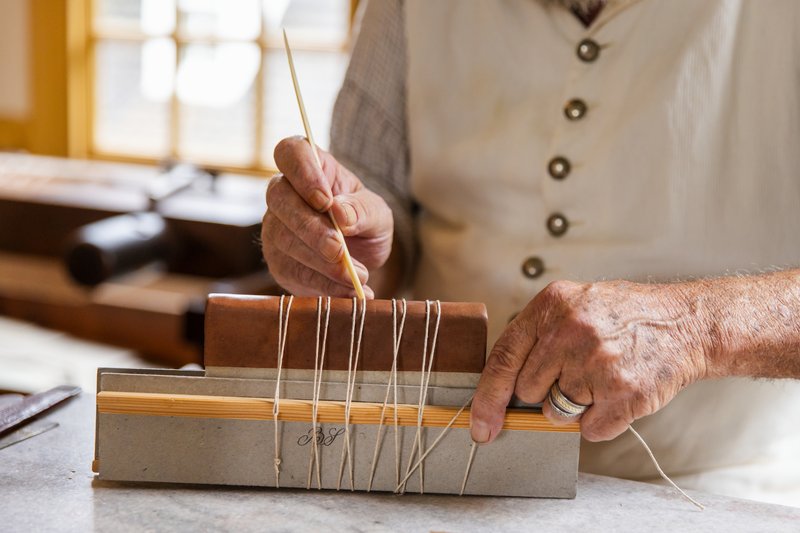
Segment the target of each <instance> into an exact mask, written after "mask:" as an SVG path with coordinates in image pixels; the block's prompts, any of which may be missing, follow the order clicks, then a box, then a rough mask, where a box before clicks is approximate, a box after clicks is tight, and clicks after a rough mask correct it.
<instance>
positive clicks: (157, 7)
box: [94, 0, 175, 36]
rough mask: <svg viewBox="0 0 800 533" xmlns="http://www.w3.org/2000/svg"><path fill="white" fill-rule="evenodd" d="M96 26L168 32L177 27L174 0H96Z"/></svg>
mask: <svg viewBox="0 0 800 533" xmlns="http://www.w3.org/2000/svg"><path fill="white" fill-rule="evenodd" d="M95 14H96V15H95V22H94V25H95V28H96V29H97V30H99V31H101V32H103V33H106V34H108V33H117V32H125V33H129V32H136V33H138V32H141V33H144V34H146V35H153V36H156V35H169V34H170V33H172V32H173V30H174V29H175V0H96V9H95Z"/></svg>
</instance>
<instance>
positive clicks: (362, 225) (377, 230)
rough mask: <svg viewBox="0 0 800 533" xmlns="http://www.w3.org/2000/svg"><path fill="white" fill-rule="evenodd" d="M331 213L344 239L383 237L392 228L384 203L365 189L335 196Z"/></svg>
mask: <svg viewBox="0 0 800 533" xmlns="http://www.w3.org/2000/svg"><path fill="white" fill-rule="evenodd" d="M331 211H332V212H333V216H334V218H336V222H337V223H338V224H339V227H340V228H341V230H342V233H343V234H344V235H345V236H346V237H355V236H358V237H364V238H374V237H383V236H385V235H386V234H387V233H391V231H392V228H393V227H394V219H393V217H392V210H391V209H390V208H389V206H388V205H386V201H384V199H383V198H381V197H380V196H378V195H377V194H375V193H374V192H372V191H370V190H369V189H367V188H361V189H359V190H357V191H355V192H352V193H348V194H340V195H338V196H336V197H335V198H334V199H333V205H332V207H331Z"/></svg>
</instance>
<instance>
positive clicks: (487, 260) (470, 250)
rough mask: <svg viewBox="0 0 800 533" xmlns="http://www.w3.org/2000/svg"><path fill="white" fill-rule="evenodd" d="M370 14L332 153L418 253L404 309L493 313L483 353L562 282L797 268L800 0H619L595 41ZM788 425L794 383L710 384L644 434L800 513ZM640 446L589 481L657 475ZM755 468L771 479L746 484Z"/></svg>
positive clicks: (531, 27)
mask: <svg viewBox="0 0 800 533" xmlns="http://www.w3.org/2000/svg"><path fill="white" fill-rule="evenodd" d="M373 4H374V5H372V6H369V7H368V8H367V11H366V13H365V17H364V22H363V30H362V33H361V36H360V37H359V41H358V43H357V45H356V48H355V50H354V55H353V60H352V64H351V67H350V69H349V71H348V76H347V80H346V81H345V86H344V88H343V91H342V94H341V95H340V98H339V102H337V108H336V111H335V114H334V126H333V131H332V138H333V151H334V153H335V154H336V155H337V156H338V157H339V158H340V159H341V160H342V161H343V162H344V163H345V164H346V165H348V166H350V167H352V168H353V170H355V171H356V173H358V174H359V175H360V176H361V177H362V179H364V180H365V181H366V182H367V183H368V185H369V186H371V187H373V188H375V189H377V190H378V192H380V193H381V194H383V195H384V196H385V197H387V198H388V200H389V202H390V205H392V206H393V208H394V209H395V212H396V218H397V219H398V237H399V238H400V240H401V242H403V243H404V244H405V247H406V249H407V250H409V251H410V250H413V247H412V244H411V242H412V239H411V238H410V235H411V229H410V228H411V227H412V225H413V224H414V223H415V224H416V239H417V241H416V242H417V243H418V246H419V258H418V261H419V264H418V267H417V269H416V276H415V279H414V283H413V287H414V296H415V297H417V298H440V299H443V300H450V301H458V300H462V301H463V300H472V301H482V302H485V303H486V304H487V307H488V310H489V320H490V341H492V342H493V340H494V339H496V337H497V336H498V335H499V334H500V333H501V331H502V329H503V327H504V326H505V324H506V323H507V321H508V319H509V318H510V317H511V316H512V315H513V314H514V313H516V312H517V311H519V310H520V309H521V308H522V307H524V305H525V304H526V303H527V302H528V301H529V300H530V299H531V298H532V297H533V296H534V295H535V294H536V293H537V292H538V291H539V290H541V289H542V288H543V287H544V286H545V285H546V284H547V283H548V282H549V281H552V280H555V279H570V280H573V281H583V280H585V281H590V280H598V279H610V278H625V279H631V280H643V281H644V280H673V279H677V278H686V277H693V276H709V275H725V274H733V273H740V272H758V271H760V270H763V269H771V268H782V267H789V266H796V265H798V264H799V263H800V261H799V260H798V259H799V258H800V175H798V174H800V149H799V148H800V106H799V105H798V104H799V103H800V42H798V40H799V39H800V32H798V31H796V28H797V27H798V22H800V2H796V1H793V0H783V1H781V0H772V1H763V0H762V1H755V0H750V1H748V0H707V1H704V2H697V1H695V0H669V1H658V0H641V1H616V2H614V1H611V2H609V4H608V5H607V7H606V8H605V9H604V10H603V11H602V12H601V14H600V16H599V18H598V19H597V20H596V21H595V22H594V23H593V24H592V26H591V27H590V28H588V29H587V28H585V27H584V26H583V25H582V24H581V23H580V21H579V20H578V19H577V18H576V17H575V16H574V15H573V14H572V13H570V12H569V11H568V10H566V9H564V8H563V7H561V6H560V5H559V4H558V3H556V2H549V1H547V0H507V1H504V2H473V3H469V4H465V3H464V2H459V1H458V0H438V1H437V2H426V1H424V0H406V2H405V3H404V5H402V7H401V6H400V5H399V4H398V3H394V2H385V1H382V2H375V3H373ZM583 39H591V40H592V41H593V42H594V43H596V44H598V45H599V46H600V52H599V55H598V56H597V58H596V59H594V60H593V61H585V60H583V59H581V58H580V57H578V54H577V53H576V48H577V46H578V44H579V42H581V40H583ZM392 47H394V48H392ZM571 100H580V102H582V103H583V104H585V113H584V114H583V116H581V117H580V118H578V119H576V120H569V119H568V118H567V117H566V116H565V105H566V104H567V102H569V101H571ZM573 107H574V106H573ZM556 156H561V157H564V158H565V159H566V160H567V161H568V162H569V163H570V167H571V169H570V172H569V173H568V174H567V175H566V177H564V178H563V179H554V178H553V177H552V176H551V175H550V174H549V172H548V163H549V162H550V161H551V160H552V159H553V158H554V157H556ZM414 204H416V205H417V206H418V211H416V213H415V214H414V215H413V216H412V210H411V206H412V205H414ZM553 215H562V216H563V217H564V220H565V221H566V224H567V229H566V232H565V233H563V234H562V235H559V236H556V235H554V234H553V232H551V231H549V230H548V226H547V220H548V219H549V218H550V217H552V216H553ZM533 258H535V259H536V260H538V261H540V262H541V263H537V264H541V265H543V272H542V273H541V275H538V276H536V277H531V276H530V275H527V276H526V275H525V274H524V273H523V269H522V266H523V264H525V262H526V260H531V259H533ZM529 265H530V262H529ZM529 274H530V269H529ZM775 402H780V405H781V407H780V408H775V405H776V403H775ZM798 422H800V385H799V384H798V383H793V382H784V383H779V384H777V383H769V382H764V381H761V382H756V381H751V380H721V381H717V382H701V383H698V384H695V385H693V386H691V387H690V388H689V389H687V390H686V391H684V392H682V393H681V394H680V395H679V396H678V397H677V398H676V399H675V400H673V402H672V403H671V404H670V405H669V406H667V408H665V409H664V410H662V411H661V412H659V413H657V414H656V415H653V416H651V417H648V418H646V419H643V420H642V421H640V422H639V423H637V428H638V429H639V430H640V431H641V432H642V433H643V435H644V437H645V438H646V439H647V440H648V442H650V444H651V446H652V447H653V449H654V452H655V453H656V455H657V456H658V457H659V458H660V459H661V460H662V466H664V467H665V470H667V471H668V472H670V473H672V474H678V475H686V476H692V477H691V479H689V478H685V479H687V480H689V481H691V483H690V484H693V485H695V486H698V487H701V488H710V489H712V490H718V491H727V492H729V493H731V492H732V493H734V494H740V495H747V496H755V497H759V496H760V497H762V498H765V499H771V500H773V501H776V500H780V499H781V496H782V495H783V496H784V497H785V496H786V495H789V496H788V498H789V500H788V501H789V502H792V501H793V502H795V503H796V504H798V505H800V463H799V462H798V461H797V460H796V459H793V458H792V457H791V455H794V454H796V451H797V450H800V439H798V429H797V428H796V427H795V426H797V425H798ZM635 446H636V445H635V443H634V441H633V440H632V439H630V438H628V437H627V436H623V437H620V438H618V439H616V440H615V441H613V442H611V443H604V444H600V445H588V444H587V445H584V447H583V450H582V468H584V469H588V470H590V471H595V472H602V473H607V474H612V475H620V476H625V477H633V478H648V477H650V476H651V475H652V474H653V470H652V467H651V466H649V464H648V461H647V458H646V456H645V455H644V453H643V452H642V451H640V450H639V449H638V448H636V447H635ZM787 452H792V453H788V454H787ZM759 462H760V463H763V464H765V465H776V466H775V468H777V469H779V475H778V476H775V474H774V472H769V471H768V470H765V469H764V468H762V469H761V470H758V469H756V470H758V471H755V472H754V471H753V468H751V467H750V466H746V467H744V470H745V471H744V472H740V470H742V468H743V467H742V465H752V464H754V463H759ZM720 473H722V474H720ZM731 479H735V480H737V481H736V482H737V483H738V482H739V480H742V481H741V483H743V485H742V486H741V487H740V486H736V485H735V483H734V484H733V485H732V483H733V482H732V481H731ZM720 480H722V481H720ZM782 484H783V485H782ZM731 487H736V488H735V489H732V488H731ZM776 488H777V490H776ZM791 490H794V491H796V492H795V493H790V492H789V491H791ZM783 501H785V500H783Z"/></svg>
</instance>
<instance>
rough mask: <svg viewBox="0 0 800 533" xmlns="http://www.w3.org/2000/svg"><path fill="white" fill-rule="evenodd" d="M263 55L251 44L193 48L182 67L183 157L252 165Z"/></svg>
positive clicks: (186, 50)
mask: <svg viewBox="0 0 800 533" xmlns="http://www.w3.org/2000/svg"><path fill="white" fill-rule="evenodd" d="M260 60H261V51H260V50H259V48H258V46H257V45H255V44H251V43H230V44H222V45H216V46H214V45H189V46H186V47H185V48H183V50H182V52H181V60H180V64H179V66H178V76H177V87H176V88H177V95H178V101H179V102H180V118H179V124H180V133H179V135H178V138H179V147H178V151H179V156H180V157H184V158H187V159H191V160H193V161H199V162H214V163H220V164H227V165H249V164H251V163H252V162H253V159H254V156H255V146H254V143H255V127H256V126H255V115H256V113H255V79H256V76H257V73H258V63H259V61H260Z"/></svg>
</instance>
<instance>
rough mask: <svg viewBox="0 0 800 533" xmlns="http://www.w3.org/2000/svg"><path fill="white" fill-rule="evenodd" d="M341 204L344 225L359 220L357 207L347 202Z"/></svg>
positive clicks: (350, 224) (349, 224)
mask: <svg viewBox="0 0 800 533" xmlns="http://www.w3.org/2000/svg"><path fill="white" fill-rule="evenodd" d="M341 206H342V212H343V213H344V225H345V226H352V225H353V224H355V223H356V222H357V220H358V217H357V216H356V210H355V208H353V206H352V205H350V204H346V203H342V204H341Z"/></svg>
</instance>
